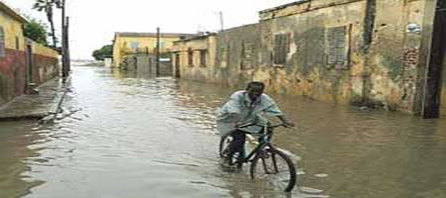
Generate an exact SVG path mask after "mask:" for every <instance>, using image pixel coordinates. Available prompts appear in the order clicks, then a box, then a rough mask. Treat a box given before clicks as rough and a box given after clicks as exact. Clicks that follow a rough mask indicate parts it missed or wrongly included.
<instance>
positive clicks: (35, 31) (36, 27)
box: [24, 19, 48, 45]
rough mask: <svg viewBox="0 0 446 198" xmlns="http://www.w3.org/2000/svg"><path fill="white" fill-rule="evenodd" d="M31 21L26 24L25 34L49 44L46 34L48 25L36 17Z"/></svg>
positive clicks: (36, 40) (41, 42)
mask: <svg viewBox="0 0 446 198" xmlns="http://www.w3.org/2000/svg"><path fill="white" fill-rule="evenodd" d="M28 21H29V22H28V23H26V24H25V29H24V34H25V36H26V37H28V38H30V39H32V40H34V41H35V42H37V43H40V44H43V45H48V42H47V39H46V36H47V30H46V26H45V25H44V24H42V23H41V22H40V21H37V20H35V19H29V20H28Z"/></svg>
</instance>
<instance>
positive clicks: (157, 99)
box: [0, 67, 446, 198]
mask: <svg viewBox="0 0 446 198" xmlns="http://www.w3.org/2000/svg"><path fill="white" fill-rule="evenodd" d="M72 75H73V79H72V85H71V86H72V87H71V92H70V93H69V94H68V95H67V98H66V101H65V102H64V105H63V108H64V113H63V114H61V115H60V116H59V119H58V120H57V121H56V122H55V123H54V124H45V125H39V124H37V123H35V122H31V121H29V122H28V121H21V122H2V123H0V197H1V198H15V197H26V198H53V197H54V198H59V197H64V198H101V197H104V198H147V197H151V198H152V197H163V198H164V197H194V198H195V197H334V198H412V197H413V198H444V197H446V168H445V167H446V122H445V120H444V119H443V120H421V119H418V118H416V117H413V116H410V115H406V114H400V113H389V112H381V111H374V110H364V109H362V110H361V109H358V108H354V107H343V106H335V105H330V104H324V103H320V102H316V101H312V100H308V99H304V98H290V97H285V96H276V95H273V94H272V96H273V97H274V98H275V99H276V100H277V103H278V104H279V105H280V106H281V108H282V110H283V111H284V112H285V113H286V114H287V115H288V117H289V118H290V119H291V120H294V121H295V122H296V124H297V125H298V127H297V128H295V129H281V130H279V131H278V133H277V136H276V137H275V140H274V142H275V144H276V145H278V146H279V147H281V148H283V149H285V150H287V151H289V152H290V153H292V154H294V155H297V156H299V157H300V159H301V160H299V161H296V165H297V166H298V170H299V181H298V185H299V187H298V188H296V190H295V191H293V192H292V193H291V194H285V193H282V192H278V191H275V190H272V189H265V188H261V187H260V186H264V185H263V183H262V182H267V181H252V180H250V179H249V175H248V174H247V173H246V170H247V169H248V168H247V167H245V168H244V170H245V171H244V172H243V171H242V172H226V171H224V170H223V169H222V168H221V167H220V166H219V161H218V155H217V144H218V141H219V137H218V135H217V134H216V131H215V125H214V119H215V117H214V111H215V109H216V107H218V106H219V105H221V104H222V103H223V102H224V100H225V98H226V97H227V96H228V95H229V94H230V93H231V92H232V91H234V89H230V88H223V87H218V86H215V85H210V84H202V83H196V82H185V81H180V82H178V81H176V80H175V79H172V78H136V77H135V76H134V75H130V74H123V73H120V72H118V71H111V70H109V69H106V68H99V67H74V71H73V74H72Z"/></svg>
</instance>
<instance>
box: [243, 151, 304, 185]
mask: <svg viewBox="0 0 446 198" xmlns="http://www.w3.org/2000/svg"><path fill="white" fill-rule="evenodd" d="M250 174H251V179H269V180H270V181H268V182H271V183H274V184H276V185H274V187H279V188H280V189H281V190H283V191H285V192H290V191H292V190H293V188H294V186H295V185H296V180H297V176H296V168H295V166H294V164H293V162H292V161H291V159H290V158H289V157H288V156H287V155H286V154H285V153H283V152H281V151H279V150H277V149H274V148H272V147H270V146H268V147H266V148H264V149H262V150H261V151H259V153H258V154H257V155H256V156H255V157H254V159H253V161H252V163H251V169H250ZM284 174H285V175H284ZM270 177H272V178H270Z"/></svg>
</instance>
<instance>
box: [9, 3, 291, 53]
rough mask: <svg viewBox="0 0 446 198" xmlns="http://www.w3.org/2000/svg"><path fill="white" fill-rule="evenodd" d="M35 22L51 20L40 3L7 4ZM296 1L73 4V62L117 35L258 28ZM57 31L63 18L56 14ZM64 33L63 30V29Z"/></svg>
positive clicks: (70, 11)
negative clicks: (265, 13) (262, 18)
mask: <svg viewBox="0 0 446 198" xmlns="http://www.w3.org/2000/svg"><path fill="white" fill-rule="evenodd" d="M1 1H3V2H6V3H7V4H8V5H9V6H11V7H13V8H15V9H18V10H19V11H20V12H22V13H26V14H27V15H30V16H32V17H34V18H38V19H41V20H42V21H44V22H46V18H45V15H44V14H43V13H38V12H36V11H34V10H32V9H31V7H32V5H33V2H34V1H35V0H1ZM293 1H295V0H218V1H217V0H125V1H118V0H67V2H68V3H67V6H68V9H69V10H68V15H69V16H70V22H71V24H70V25H71V27H70V28H71V30H70V36H71V38H70V42H71V51H72V52H71V53H72V58H75V59H92V57H91V53H92V51H93V50H95V49H98V48H100V47H101V46H103V45H105V44H111V42H112V39H113V35H114V32H155V31H156V27H158V26H159V27H160V28H161V31H162V32H175V33H196V32H197V31H215V30H218V29H220V20H219V15H218V13H219V12H220V11H221V12H222V13H223V18H224V27H225V28H230V27H236V26H240V25H244V24H251V23H256V22H257V21H258V11H260V10H264V9H267V8H271V7H275V6H279V5H282V4H285V3H289V2H293ZM55 17H56V21H57V23H58V24H56V25H57V27H60V16H59V15H56V16H55ZM58 30H60V28H58ZM58 34H60V31H59V32H58Z"/></svg>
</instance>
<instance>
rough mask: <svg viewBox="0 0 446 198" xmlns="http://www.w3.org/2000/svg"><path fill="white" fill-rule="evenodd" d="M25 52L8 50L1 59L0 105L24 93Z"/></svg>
mask: <svg viewBox="0 0 446 198" xmlns="http://www.w3.org/2000/svg"><path fill="white" fill-rule="evenodd" d="M25 60H26V59H25V53H24V52H23V51H18V50H11V49H6V56H5V57H3V58H0V90H1V91H0V105H1V104H3V103H5V102H7V101H9V100H11V99H13V98H14V97H16V96H19V95H21V94H23V93H24V89H25V82H26V79H25V73H26V62H25Z"/></svg>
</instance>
